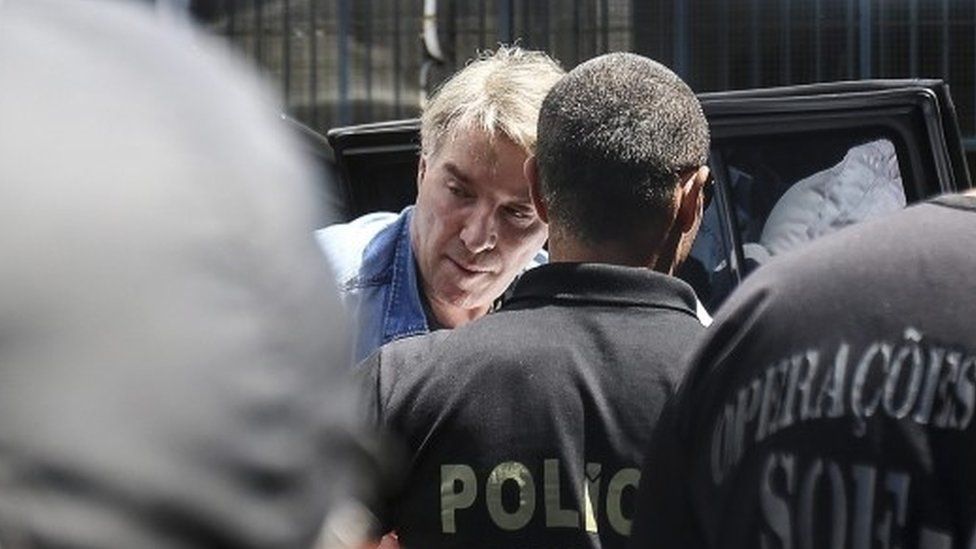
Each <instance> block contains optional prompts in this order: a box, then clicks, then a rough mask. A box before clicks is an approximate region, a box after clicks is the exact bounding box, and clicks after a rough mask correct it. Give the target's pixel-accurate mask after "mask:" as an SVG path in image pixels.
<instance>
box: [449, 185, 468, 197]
mask: <svg viewBox="0 0 976 549" xmlns="http://www.w3.org/2000/svg"><path fill="white" fill-rule="evenodd" d="M447 190H448V192H450V193H451V194H452V195H454V196H456V197H458V198H465V197H467V196H468V193H467V192H466V191H465V190H464V189H462V188H461V187H458V186H457V185H448V186H447Z"/></svg>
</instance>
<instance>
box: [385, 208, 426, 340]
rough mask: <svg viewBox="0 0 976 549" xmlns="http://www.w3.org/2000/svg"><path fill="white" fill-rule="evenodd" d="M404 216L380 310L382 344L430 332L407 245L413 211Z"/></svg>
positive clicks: (411, 252)
mask: <svg viewBox="0 0 976 549" xmlns="http://www.w3.org/2000/svg"><path fill="white" fill-rule="evenodd" d="M403 213H404V215H403V216H402V217H403V219H402V223H401V225H400V227H398V231H397V236H396V242H395V248H394V255H393V271H392V274H391V277H390V291H389V293H388V294H387V296H386V304H385V307H384V310H383V341H384V342H387V341H391V340H393V339H398V338H401V337H405V336H408V335H415V334H423V333H427V332H428V331H430V329H429V327H428V324H427V315H426V314H425V313H424V305H423V302H422V301H421V300H422V299H423V297H421V289H420V281H419V279H418V277H417V262H416V261H415V260H414V255H413V246H412V244H411V242H410V223H411V219H412V217H413V208H412V207H409V208H407V209H406V210H404V212H403Z"/></svg>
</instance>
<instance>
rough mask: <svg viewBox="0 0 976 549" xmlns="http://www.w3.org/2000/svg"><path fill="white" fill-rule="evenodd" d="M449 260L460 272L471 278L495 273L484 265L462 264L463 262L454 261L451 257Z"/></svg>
mask: <svg viewBox="0 0 976 549" xmlns="http://www.w3.org/2000/svg"><path fill="white" fill-rule="evenodd" d="M447 259H448V260H449V261H450V262H451V263H453V264H454V265H455V266H456V267H457V268H458V270H460V271H461V272H464V273H467V274H469V275H471V276H475V275H481V274H489V273H491V272H493V271H492V270H491V269H490V268H488V267H485V266H482V265H478V264H476V263H465V262H462V261H458V260H456V259H454V258H453V257H450V256H448V258H447Z"/></svg>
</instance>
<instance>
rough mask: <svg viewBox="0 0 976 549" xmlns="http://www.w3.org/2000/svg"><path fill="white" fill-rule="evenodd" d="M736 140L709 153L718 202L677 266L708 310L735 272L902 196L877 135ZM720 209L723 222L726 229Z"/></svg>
mask: <svg viewBox="0 0 976 549" xmlns="http://www.w3.org/2000/svg"><path fill="white" fill-rule="evenodd" d="M737 141H738V142H736V141H731V142H726V143H719V144H717V146H716V147H715V148H714V149H713V151H712V157H713V169H716V164H718V167H717V171H718V172H719V173H717V174H716V175H717V179H718V180H720V181H723V182H724V186H725V189H724V191H725V192H724V195H725V196H724V200H723V201H722V202H724V206H723V205H720V204H717V203H713V204H712V205H711V206H710V207H709V209H708V211H706V212H705V213H704V217H703V220H702V226H701V229H700V232H699V236H698V238H697V239H696V242H695V245H694V247H693V248H692V252H691V259H690V261H689V262H688V263H689V265H688V266H686V267H684V268H683V269H682V272H681V274H682V277H683V278H685V279H686V280H687V281H689V282H690V283H691V284H692V286H694V287H695V289H696V291H697V292H698V294H699V297H700V299H701V300H702V302H703V303H704V304H705V305H706V308H708V309H709V310H711V311H714V309H716V308H717V306H718V305H719V304H720V303H721V302H722V301H724V299H725V298H726V297H727V295H728V293H730V292H731V290H732V288H733V287H734V286H735V285H736V284H737V279H738V278H741V277H742V276H745V275H748V274H749V273H750V272H751V271H752V270H754V269H755V268H757V267H758V266H760V265H762V264H763V263H765V262H766V261H768V260H769V259H770V258H772V257H774V256H777V255H781V254H783V253H787V252H789V251H792V250H794V249H797V248H799V247H801V246H803V245H804V244H806V243H808V242H810V241H812V240H814V239H816V238H820V237H822V236H825V235H827V234H830V233H832V232H835V231H837V230H840V229H842V228H843V227H846V226H849V225H853V224H855V223H859V222H862V221H865V220H867V219H871V218H875V217H879V216H882V215H884V214H886V213H891V212H894V211H897V210H900V209H902V208H904V207H905V205H906V203H907V202H908V197H906V193H905V188H906V185H905V184H906V182H905V181H904V179H903V177H902V170H901V169H900V166H899V156H898V152H897V147H896V145H895V142H894V141H893V138H891V137H889V136H886V135H884V134H880V135H878V134H871V133H870V132H867V133H865V132H860V133H855V134H852V133H849V132H838V131H834V132H818V133H804V134H801V135H796V136H789V135H780V136H770V137H763V138H760V139H755V138H753V139H740V140H737ZM716 159H720V160H721V161H720V162H715V160H716ZM723 208H724V212H725V214H724V215H725V216H727V219H728V220H730V222H726V223H725V227H723V215H722V210H723ZM728 232H732V233H734V236H733V237H730V235H729V234H727V233H728ZM732 238H734V239H735V242H732V241H731V240H732ZM733 263H737V264H738V267H737V269H733ZM735 270H738V271H739V272H738V273H735V272H734V271H735Z"/></svg>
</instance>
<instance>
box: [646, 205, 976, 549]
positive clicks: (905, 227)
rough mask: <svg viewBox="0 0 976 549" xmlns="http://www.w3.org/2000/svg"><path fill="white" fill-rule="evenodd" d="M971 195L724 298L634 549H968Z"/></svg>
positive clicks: (972, 485)
mask: <svg viewBox="0 0 976 549" xmlns="http://www.w3.org/2000/svg"><path fill="white" fill-rule="evenodd" d="M974 234H976V195H973V194H969V195H954V196H944V197H941V198H937V199H934V200H932V201H930V202H926V203H922V204H920V205H916V206H911V207H909V208H908V209H906V210H904V211H901V212H898V213H895V214H892V215H890V216H889V217H887V218H882V219H879V220H876V221H870V222H865V223H864V224H863V225H858V226H854V227H850V228H847V229H845V230H843V231H841V232H838V233H836V234H833V235H829V236H827V237H824V238H823V239H822V240H818V241H816V242H814V243H812V244H810V245H808V246H807V247H806V248H804V249H803V250H801V251H800V252H798V253H796V254H795V255H792V256H783V257H782V258H781V259H777V260H774V261H772V262H770V263H769V264H768V265H767V266H764V267H763V268H762V269H760V270H759V271H757V273H756V274H755V275H752V276H751V277H750V278H749V279H748V280H747V281H746V282H745V283H744V284H743V285H742V287H741V288H740V289H739V290H737V291H736V292H735V293H734V294H733V295H732V297H731V298H730V299H729V301H728V302H727V304H726V305H725V306H723V307H722V309H721V310H720V312H719V314H718V315H717V316H716V319H715V324H713V325H712V327H711V328H710V331H709V333H708V334H707V336H706V337H705V338H704V339H703V340H702V342H701V344H700V345H699V346H698V348H697V350H696V352H695V353H694V357H693V359H692V363H691V364H692V365H691V371H690V373H689V377H688V379H687V381H686V383H685V385H683V387H682V390H681V392H680V394H679V397H678V398H677V400H676V401H675V405H674V406H673V408H671V409H669V410H668V412H666V417H667V418H668V419H667V420H665V421H662V422H661V424H660V425H661V427H660V432H659V433H658V434H657V435H656V436H655V441H654V445H653V446H652V449H651V452H650V457H649V459H648V461H647V464H646V466H645V469H644V477H643V485H642V487H641V490H642V494H641V498H640V503H639V508H638V517H637V518H636V519H635V535H634V539H633V541H634V543H633V545H632V546H633V547H663V548H688V547H729V548H738V547H741V548H746V547H748V548H753V547H770V548H772V547H781V548H788V547H798V548H803V549H806V548H811V549H812V548H827V547H830V548H837V547H850V548H871V547H905V548H924V549H950V548H957V549H958V548H974V547H976V498H974V494H976V467H974V466H973V464H974V463H976V427H974V422H973V415H974V412H976V330H973V325H972V320H971V319H972V318H973V317H974V315H976V278H974V277H973V272H974V270H976V256H974V255H973V253H972V245H971V242H970V239H969V238H967V237H969V236H971V235H974Z"/></svg>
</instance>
